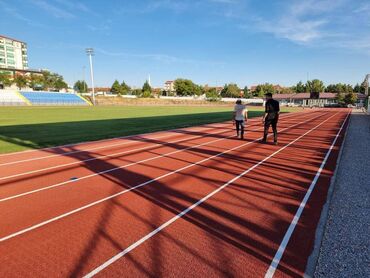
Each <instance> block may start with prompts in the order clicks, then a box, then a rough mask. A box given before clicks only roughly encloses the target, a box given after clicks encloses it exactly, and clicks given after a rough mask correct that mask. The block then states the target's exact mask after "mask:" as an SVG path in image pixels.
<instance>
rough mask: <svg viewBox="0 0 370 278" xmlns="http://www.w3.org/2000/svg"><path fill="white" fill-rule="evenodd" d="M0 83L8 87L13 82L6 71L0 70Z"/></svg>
mask: <svg viewBox="0 0 370 278" xmlns="http://www.w3.org/2000/svg"><path fill="white" fill-rule="evenodd" d="M0 84H1V85H3V86H4V87H8V86H11V85H12V84H13V81H12V79H11V77H10V75H9V74H8V73H6V72H0Z"/></svg>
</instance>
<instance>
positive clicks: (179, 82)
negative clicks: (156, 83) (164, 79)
mask: <svg viewBox="0 0 370 278" xmlns="http://www.w3.org/2000/svg"><path fill="white" fill-rule="evenodd" d="M174 87H175V91H176V94H177V95H178V96H193V95H198V96H199V95H201V94H202V92H203V89H202V88H201V87H200V86H198V85H197V84H194V83H193V81H191V80H189V79H181V78H178V79H176V80H175V82H174Z"/></svg>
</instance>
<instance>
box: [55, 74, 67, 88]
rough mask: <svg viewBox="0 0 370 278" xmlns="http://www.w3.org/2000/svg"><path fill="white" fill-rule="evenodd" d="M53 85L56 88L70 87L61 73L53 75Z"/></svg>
mask: <svg viewBox="0 0 370 278" xmlns="http://www.w3.org/2000/svg"><path fill="white" fill-rule="evenodd" d="M53 87H54V89H55V90H58V91H59V90H61V89H68V84H67V83H66V82H65V81H64V79H63V77H62V76H61V75H59V74H54V76H53Z"/></svg>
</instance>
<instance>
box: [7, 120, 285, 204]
mask: <svg viewBox="0 0 370 278" xmlns="http://www.w3.org/2000/svg"><path fill="white" fill-rule="evenodd" d="M289 117H290V116H289ZM286 118H288V116H286V117H284V119H286ZM251 131H254V130H251ZM226 132H228V131H227V130H222V131H218V132H214V133H207V135H204V136H200V135H195V136H193V137H188V138H186V139H178V140H175V141H172V142H167V143H164V144H162V145H161V146H165V145H169V144H174V143H178V142H181V141H187V140H192V139H195V138H204V137H207V136H209V137H211V135H217V134H221V133H226ZM163 137H172V136H170V135H164V136H160V137H156V138H149V139H147V140H143V141H140V142H146V141H150V140H157V139H160V138H163ZM136 142H138V141H136ZM129 143H133V142H132V141H130V142H126V143H125V144H129ZM117 145H124V144H123V143H121V144H117ZM112 146H114V145H110V146H108V147H112ZM154 147H155V146H145V147H141V148H137V149H132V150H128V151H123V152H117V153H112V154H109V155H101V156H98V157H92V158H88V159H85V160H78V161H74V162H69V163H65V164H58V165H55V166H51V167H47V168H42V169H38V170H32V171H28V172H22V173H19V174H14V175H9V176H4V177H0V181H3V180H8V179H12V178H17V177H22V176H26V175H31V174H36V173H41V172H45V171H49V170H55V169H59V168H63V167H67V166H71V165H75V164H82V163H84V162H89V161H93V160H98V159H102V158H106V157H115V156H117V155H122V154H127V153H131V152H135V151H140V150H146V149H150V148H154ZM99 148H105V146H103V147H99ZM90 150H92V149H90ZM77 152H80V151H77ZM84 152H85V151H84ZM69 154H70V153H69ZM53 156H60V155H58V154H57V155H51V156H48V157H53ZM43 158H47V157H41V158H40V159H43ZM36 159H37V158H36ZM36 159H35V160H36ZM24 161H25V160H24ZM24 161H20V162H24ZM10 164H12V162H10ZM3 165H5V164H3ZM0 166H1V165H0ZM0 201H1V200H0Z"/></svg>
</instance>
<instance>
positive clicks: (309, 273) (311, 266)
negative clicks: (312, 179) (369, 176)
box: [303, 112, 352, 278]
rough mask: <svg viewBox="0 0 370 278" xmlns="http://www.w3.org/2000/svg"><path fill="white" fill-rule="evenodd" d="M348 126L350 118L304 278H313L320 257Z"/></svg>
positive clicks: (349, 121)
mask: <svg viewBox="0 0 370 278" xmlns="http://www.w3.org/2000/svg"><path fill="white" fill-rule="evenodd" d="M351 115H352V112H351ZM350 124H351V116H350V118H349V120H348V124H347V128H346V131H345V134H344V138H343V142H342V145H341V147H340V151H339V155H338V159H337V165H336V166H335V171H334V175H333V177H332V178H331V181H330V186H329V190H328V197H327V200H326V203H325V205H324V206H323V209H322V212H321V216H320V220H319V223H318V225H317V228H316V232H315V242H314V246H313V250H312V252H311V255H310V256H309V257H308V260H307V265H306V270H305V273H304V274H303V277H304V278H312V277H314V273H315V270H316V265H317V261H318V258H319V255H320V250H321V245H322V242H323V237H324V233H325V230H326V224H327V220H328V216H329V208H330V204H331V200H332V198H333V195H334V190H335V184H336V180H337V173H338V168H339V165H340V162H341V159H342V154H343V150H344V145H345V143H346V138H347V133H348V128H349V125H350Z"/></svg>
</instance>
